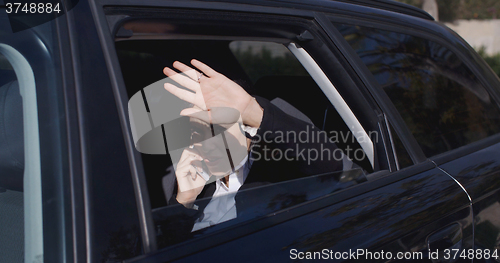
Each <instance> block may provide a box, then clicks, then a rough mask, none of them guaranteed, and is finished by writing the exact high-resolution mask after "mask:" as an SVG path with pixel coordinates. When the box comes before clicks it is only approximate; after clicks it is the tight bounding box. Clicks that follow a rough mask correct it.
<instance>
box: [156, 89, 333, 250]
mask: <svg viewBox="0 0 500 263" xmlns="http://www.w3.org/2000/svg"><path fill="white" fill-rule="evenodd" d="M256 100H257V102H258V103H259V104H260V106H261V107H262V109H263V110H264V114H263V119H262V122H261V126H260V128H259V130H258V132H257V134H256V135H255V136H254V137H252V138H251V139H252V147H251V156H252V158H253V163H252V166H251V168H250V172H249V174H248V175H247V178H246V180H245V182H244V184H243V185H242V186H241V188H240V189H239V191H238V193H237V194H236V196H235V201H236V208H237V211H238V214H240V211H242V210H243V209H242V208H243V207H244V205H245V200H244V199H243V198H241V196H242V195H241V194H240V192H241V191H242V190H245V189H249V188H253V187H257V186H262V185H266V184H271V183H277V182H282V181H286V180H292V179H297V178H302V177H306V176H311V175H316V174H323V173H331V172H335V171H342V169H343V164H342V161H341V160H335V159H333V160H332V159H328V158H317V159H316V160H312V159H310V160H308V158H307V157H308V156H307V153H308V150H309V149H315V150H316V151H317V152H319V153H320V151H321V149H325V148H328V149H329V151H330V152H334V151H335V150H336V149H337V146H336V145H335V144H334V143H331V142H328V141H326V142H325V141H322V142H317V141H314V142H313V141H312V139H311V137H308V138H309V140H302V141H299V139H300V138H298V135H299V134H300V133H301V132H302V139H303V138H304V136H305V135H306V133H308V134H309V136H311V134H317V132H319V129H318V128H316V127H315V126H314V125H312V124H311V123H309V122H307V121H304V120H300V119H297V118H295V117H292V116H291V115H290V114H287V113H285V112H283V111H282V110H281V109H279V108H278V107H277V106H275V105H273V104H272V103H271V102H270V101H268V100H267V99H264V98H261V97H256ZM287 132H289V133H290V132H293V133H295V134H296V135H297V137H296V139H297V140H293V137H289V140H286V136H285V138H283V135H286V134H287ZM280 136H281V137H280ZM266 149H268V150H266ZM274 149H279V150H280V152H281V153H284V152H285V151H286V150H287V149H291V150H289V151H288V152H287V156H286V157H287V158H288V160H287V159H285V158H284V156H281V158H278V157H280V156H272V155H271V153H272V150H274ZM276 155H278V154H276ZM265 157H267V158H265ZM291 159H293V160H292V161H290V160H291ZM173 178H175V175H173V176H172V177H171V178H170V182H169V184H171V185H172V187H173V191H171V193H166V195H167V196H166V198H167V202H168V204H169V205H168V209H164V211H163V212H162V213H161V214H157V215H156V217H157V218H156V219H155V222H161V224H160V225H161V230H162V232H165V231H166V232H165V233H169V234H167V235H165V236H163V237H162V238H160V240H158V243H159V245H160V246H165V245H169V244H173V243H178V242H180V241H183V240H187V239H189V238H190V237H191V236H192V235H193V233H191V230H192V228H193V225H194V222H195V220H196V219H197V218H199V217H200V216H201V215H202V214H203V210H204V208H205V207H206V206H207V205H208V203H209V202H210V200H211V197H212V195H213V194H214V192H215V188H216V187H215V182H212V183H210V184H207V185H205V187H204V189H203V190H202V192H201V193H200V194H199V195H198V198H197V201H196V202H195V204H196V205H197V206H198V209H197V210H195V209H188V208H185V207H184V206H183V205H181V204H179V203H178V202H177V200H176V199H175V196H176V188H177V187H176V182H175V180H174V179H173ZM167 192H168V191H167ZM246 198H248V197H246Z"/></svg>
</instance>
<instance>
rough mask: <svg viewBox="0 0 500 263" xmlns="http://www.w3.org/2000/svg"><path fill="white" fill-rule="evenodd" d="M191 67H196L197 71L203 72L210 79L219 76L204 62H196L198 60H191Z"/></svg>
mask: <svg viewBox="0 0 500 263" xmlns="http://www.w3.org/2000/svg"><path fill="white" fill-rule="evenodd" d="M191 65H193V66H195V67H196V68H197V69H199V70H201V72H203V73H204V74H205V75H207V76H209V77H214V76H216V75H217V74H219V73H218V72H217V71H215V70H213V69H212V68H211V67H209V66H207V65H206V64H204V63H203V62H201V61H199V60H196V59H192V60H191Z"/></svg>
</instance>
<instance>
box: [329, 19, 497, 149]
mask: <svg viewBox="0 0 500 263" xmlns="http://www.w3.org/2000/svg"><path fill="white" fill-rule="evenodd" d="M336 26H337V29H339V31H340V32H341V34H342V35H343V36H344V38H345V39H346V40H347V42H348V43H349V44H350V45H351V47H352V48H353V49H354V50H355V51H356V53H357V54H358V55H359V57H360V58H361V60H362V61H363V62H364V63H365V65H366V66H367V67H368V69H369V70H370V71H371V73H372V74H373V76H374V77H375V79H376V80H377V82H378V83H379V84H380V86H381V87H382V88H383V89H384V91H385V92H386V93H387V95H388V96H389V98H390V99H391V100H392V102H393V103H394V105H395V106H396V108H397V109H398V111H399V113H400V114H401V116H402V118H403V119H404V121H405V122H406V124H407V125H408V127H409V129H410V130H411V132H412V133H413V135H414V136H415V138H416V139H417V141H418V143H419V144H420V146H421V147H422V150H423V151H424V153H425V154H426V155H427V156H433V155H436V154H440V153H443V152H445V151H448V150H452V149H455V148H458V147H460V146H463V145H466V144H469V143H471V142H474V141H477V140H480V139H483V138H485V137H488V136H490V135H493V134H495V133H497V132H498V131H500V122H499V118H500V111H499V108H498V105H496V103H495V102H494V100H493V98H491V97H490V95H489V93H488V92H487V90H486V89H485V88H484V87H483V86H482V85H481V83H479V81H478V80H477V78H476V76H474V74H473V73H472V72H471V70H470V69H469V68H468V67H467V66H466V65H465V64H464V63H463V62H462V61H461V60H460V59H459V58H458V56H456V55H455V54H454V53H453V52H452V51H450V50H449V49H448V48H446V47H444V46H442V45H441V44H438V43H436V42H433V41H430V40H427V39H424V38H420V37H415V36H411V35H407V34H402V33H396V32H390V31H385V30H379V29H373V28H365V27H359V26H350V25H336Z"/></svg>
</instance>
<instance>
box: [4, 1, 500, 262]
mask: <svg viewBox="0 0 500 263" xmlns="http://www.w3.org/2000/svg"><path fill="white" fill-rule="evenodd" d="M3 2H4V3H3V4H2V3H1V2H0V262H22V261H25V262H118V261H120V262H167V261H186V262H187V261H189V262H191V261H192V262H203V261H208V262H216V261H224V262H281V261H289V260H305V261H306V260H309V259H311V260H321V259H323V260H333V261H352V260H365V261H370V262H371V261H383V262H393V261H402V260H404V261H421V260H424V261H429V262H430V261H432V262H457V261H469V262H472V261H474V262H483V261H485V262H493V261H500V260H499V257H500V255H498V253H499V252H498V249H499V248H500V247H499V246H500V203H499V201H500V191H499V190H500V179H499V177H497V176H499V173H500V133H499V132H500V107H499V102H500V89H499V87H500V80H499V78H498V77H497V76H496V75H495V74H494V73H493V71H492V70H491V69H490V68H489V67H488V65H487V64H486V63H485V62H484V61H483V60H482V59H481V58H480V56H479V55H478V54H477V53H476V52H475V51H474V50H473V49H472V48H471V47H470V46H469V45H468V44H467V43H466V42H465V41H464V40H463V39H461V38H460V37H459V36H458V35H457V34H455V33H454V32H453V31H451V30H450V29H448V28H446V27H445V26H443V25H442V24H439V23H437V22H435V21H434V19H433V18H432V17H431V16H430V15H428V14H427V13H425V12H423V11H421V10H419V9H417V8H413V7H411V6H408V5H405V4H401V3H397V2H392V1H389V0H372V1H369V0H352V1H346V0H332V1H326V0H310V1H296V0H286V1H285V0H283V1H281V0H273V1H263V0H256V1H248V0H234V1H174V0H173V1H167V0H162V1H160V0H128V1H116V0H87V1H83V0H82V1H51V2H50V3H49V1H47V2H46V3H45V2H43V3H42V2H37V3H36V4H35V6H33V5H32V4H33V3H25V2H23V3H14V2H10V1H7V0H5V1H3ZM49 4H50V5H49ZM49 11H50V12H49ZM193 58H196V59H199V60H200V61H203V62H204V63H206V64H207V65H210V67H212V68H213V69H215V70H216V71H218V72H220V73H222V74H224V75H225V76H227V77H228V78H230V79H231V80H233V81H235V82H236V83H238V84H239V85H240V86H242V87H243V88H244V89H245V90H246V91H247V92H248V93H250V94H252V95H254V96H258V97H260V98H262V99H264V100H266V101H269V102H270V103H273V104H274V105H277V106H276V107H279V108H281V109H282V110H283V111H284V112H285V113H287V114H289V115H291V116H293V117H294V118H297V119H300V120H301V121H305V122H307V123H310V124H312V125H314V126H315V127H317V128H318V130H320V131H322V134H323V135H325V136H327V138H328V140H329V141H331V142H334V143H335V144H336V145H337V147H338V148H339V149H342V151H343V153H344V154H345V155H346V156H348V157H349V159H351V160H353V162H354V164H356V166H355V167H358V168H357V169H344V170H342V171H330V172H327V173H321V174H312V175H311V174H303V175H302V176H297V177H294V178H293V179H290V180H280V181H277V182H268V183H266V184H262V185H260V186H258V187H253V188H249V189H245V190H244V191H243V190H242V191H239V192H238V195H240V197H243V199H242V200H244V201H245V202H244V203H243V205H242V206H239V205H238V206H237V209H238V216H237V217H235V218H233V219H231V220H228V221H225V222H222V223H220V224H215V225H212V226H210V227H206V228H203V229H200V230H197V231H192V232H191V233H188V234H187V235H182V236H180V234H178V233H177V232H176V231H175V229H176V227H177V226H181V225H182V224H183V220H184V219H183V217H182V214H181V213H180V212H179V211H180V209H181V208H182V205H180V204H171V203H170V202H169V200H168V195H167V192H169V191H172V188H175V183H174V182H175V181H172V180H169V179H168V178H171V175H172V173H173V169H172V167H173V165H175V164H172V161H171V158H170V156H169V154H168V150H167V149H166V148H162V147H164V146H166V145H167V141H159V142H158V143H159V145H160V146H159V147H160V148H162V149H163V150H162V152H161V151H160V152H158V153H157V154H148V153H142V152H141V151H140V150H139V149H138V147H136V146H137V140H138V139H137V138H136V137H137V136H138V135H137V131H136V130H134V126H133V125H131V122H130V118H129V117H130V116H129V108H128V105H129V100H132V98H133V97H134V95H136V94H138V96H139V97H138V98H141V99H140V101H141V103H144V105H143V106H144V114H146V115H145V116H149V117H150V118H151V123H152V124H153V125H152V126H151V127H150V130H151V129H153V128H155V127H163V126H162V125H163V123H161V122H158V121H156V119H155V118H156V117H155V116H159V115H158V112H156V113H155V109H154V108H153V106H151V105H153V104H154V103H157V102H158V101H161V100H162V98H163V97H162V96H164V95H165V94H167V93H168V92H167V91H165V90H164V89H163V83H164V82H165V77H166V76H165V75H164V74H163V72H162V70H163V68H164V67H166V66H168V67H171V65H172V63H173V62H174V61H181V62H184V63H186V64H189V62H190V60H191V59H193ZM160 104H161V103H160ZM280 105H281V106H280ZM283 105H284V106H283ZM163 113H164V112H163ZM155 114H156V115H155ZM159 114H160V115H161V114H162V113H159ZM145 132H147V131H145ZM309 139H312V138H309ZM163 143H165V144H163ZM167 148H168V147H167ZM313 153H314V152H312V151H311V152H306V153H305V154H306V155H307V154H308V155H307V158H308V160H311V159H314V158H313V156H312V155H311V154H313ZM315 154H316V155H315V158H316V159H318V158H324V157H323V152H321V151H320V152H318V151H317V152H315ZM319 154H321V157H319V156H320V155H319ZM268 158H270V159H273V158H278V157H277V154H271V155H269V156H268ZM270 161H271V160H270ZM311 165H314V162H313V163H312V164H311ZM353 167H354V166H353ZM299 173H300V172H299ZM169 175H170V177H169ZM208 201H209V200H199V201H197V202H208Z"/></svg>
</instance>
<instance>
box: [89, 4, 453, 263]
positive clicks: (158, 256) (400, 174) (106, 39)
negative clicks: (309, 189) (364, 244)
mask: <svg viewBox="0 0 500 263" xmlns="http://www.w3.org/2000/svg"><path fill="white" fill-rule="evenodd" d="M131 4H132V3H126V4H123V3H119V2H117V1H106V0H102V1H91V8H92V11H93V13H94V19H95V21H96V25H97V28H98V32H99V36H100V38H101V44H102V45H103V49H104V53H105V57H106V62H107V66H108V70H109V71H110V72H114V73H110V74H111V76H112V86H113V89H114V91H115V96H116V97H117V98H119V100H121V103H120V104H119V105H118V108H119V110H120V114H121V116H122V128H123V129H124V134H126V137H127V149H128V151H129V158H131V162H132V163H134V165H133V171H132V172H133V175H134V177H140V176H141V168H142V167H141V161H140V156H139V155H138V154H137V153H134V147H133V144H132V143H131V142H132V136H131V134H130V132H129V128H128V124H127V122H126V120H127V118H125V117H126V112H127V111H126V109H125V105H126V103H124V102H126V101H127V98H126V93H125V92H123V91H122V90H120V89H121V88H120V87H124V83H123V79H122V78H120V77H119V76H120V73H119V72H118V71H117V69H118V68H119V64H118V59H117V57H116V54H115V53H113V50H114V46H113V41H112V37H111V33H110V30H109V28H108V21H107V18H106V17H105V15H104V12H103V7H104V6H106V5H115V6H126V5H131ZM208 4H209V3H192V2H185V3H184V2H183V3H180V2H163V1H161V2H160V1H151V2H147V3H142V2H141V3H140V4H139V3H138V2H137V5H138V6H149V7H152V6H159V7H165V8H169V7H170V8H172V7H174V8H180V7H182V8H201V9H210V10H213V9H216V10H224V11H245V12H256V13H268V14H274V15H289V16H301V17H309V18H311V19H316V21H317V22H318V19H317V18H318V15H317V14H318V13H315V12H313V11H310V10H305V11H304V10H298V9H287V8H274V7H269V8H265V9H263V8H259V7H258V6H255V7H254V6H248V5H240V4H226V3H220V4H219V3H216V4H214V3H210V6H208ZM324 29H325V28H323V30H324ZM324 35H325V36H327V35H328V34H324ZM344 48H345V47H344ZM351 66H352V67H353V68H354V69H356V68H357V67H356V64H355V63H354V64H352V62H351ZM358 67H359V66H358ZM349 70H350V71H351V72H358V71H356V70H354V71H352V70H351V69H349ZM325 73H327V74H328V72H325ZM356 74H359V73H356ZM361 76H363V74H361ZM381 112H382V111H381ZM381 112H379V113H381ZM379 116H383V115H380V114H379ZM380 118H381V117H379V120H380ZM382 127H383V129H387V126H382ZM404 127H406V126H402V127H401V128H400V127H399V126H398V129H404ZM407 138H408V137H404V138H402V139H404V140H411V137H409V138H410V139H407ZM415 143H416V142H415ZM385 145H386V146H387V147H389V149H390V146H389V144H388V142H385ZM411 149H413V151H414V152H413V154H414V158H416V160H418V163H417V164H415V165H413V166H411V167H408V168H406V169H404V170H401V171H397V172H395V173H393V174H390V175H387V176H382V177H381V178H378V179H377V180H374V181H372V182H370V183H365V184H360V185H356V186H354V187H352V188H349V189H345V190H343V191H341V192H337V193H334V194H333V196H332V195H328V196H325V197H323V198H319V199H318V200H315V201H314V202H312V203H309V204H308V205H307V206H305V205H298V206H297V207H294V208H292V209H288V210H287V213H277V214H276V215H275V216H274V217H273V218H272V219H269V218H260V219H256V220H252V221H250V222H247V223H245V226H246V227H245V228H239V229H237V230H236V229H234V228H230V229H228V230H227V231H222V232H220V233H217V234H214V235H211V241H210V242H206V240H205V239H206V238H201V239H196V240H194V241H192V242H189V244H190V245H186V244H180V245H176V246H173V247H168V248H165V249H161V250H156V249H155V248H154V245H153V243H154V242H151V243H150V245H148V246H149V249H147V250H146V249H145V251H149V252H151V253H147V252H146V254H145V255H143V256H139V257H137V258H134V259H131V260H128V261H127V262H142V261H144V262H146V261H148V260H162V261H163V260H173V259H176V258H180V257H183V256H186V255H188V254H190V253H193V250H192V248H193V247H196V251H202V250H204V249H207V248H210V247H213V246H216V245H218V244H223V243H225V242H229V241H230V240H233V239H236V238H238V237H241V236H245V235H248V234H250V233H252V232H254V231H257V230H259V229H264V228H267V227H269V226H271V225H276V224H279V223H280V222H284V221H287V220H290V219H291V218H296V217H298V216H301V215H304V214H307V213H310V212H311V211H316V210H318V209H321V208H324V207H328V206H331V205H332V204H335V203H337V202H340V201H342V200H346V199H349V198H352V197H354V196H357V195H360V194H363V193H367V192H369V191H370V190H372V189H377V188H379V187H382V186H383V185H387V184H390V183H392V182H396V181H399V180H402V179H405V178H408V177H410V176H412V175H414V174H417V173H420V172H423V171H427V170H429V169H433V168H435V167H436V166H435V165H434V164H433V163H432V162H431V161H429V160H426V159H423V158H422V156H420V155H419V154H418V153H415V151H417V150H416V149H415V148H411ZM386 158H388V157H386ZM443 176H444V175H443ZM135 180H136V183H137V184H138V185H136V194H137V195H139V196H142V197H140V198H139V197H138V198H139V199H142V202H145V201H146V200H147V189H145V183H144V182H141V180H142V179H139V178H136V179H135ZM138 206H139V207H141V208H142V209H145V208H146V207H147V204H146V205H144V204H143V205H140V204H138ZM141 213H142V215H141V218H142V219H141V220H142V223H143V226H142V229H141V230H142V231H143V237H145V238H148V237H150V238H152V240H154V231H153V230H152V222H150V221H149V219H150V218H151V215H150V211H147V210H143V211H141ZM148 218H149V219H148ZM155 250H156V251H155Z"/></svg>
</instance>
